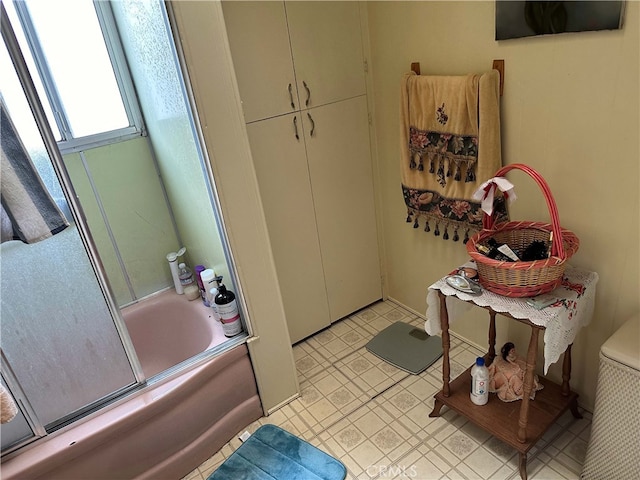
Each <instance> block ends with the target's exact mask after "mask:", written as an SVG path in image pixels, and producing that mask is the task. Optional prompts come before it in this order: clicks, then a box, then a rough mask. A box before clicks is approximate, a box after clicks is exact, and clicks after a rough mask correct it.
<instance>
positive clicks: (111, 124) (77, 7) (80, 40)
mask: <svg viewBox="0 0 640 480" xmlns="http://www.w3.org/2000/svg"><path fill="white" fill-rule="evenodd" d="M27 5H28V8H29V12H30V13H31V18H32V20H33V23H34V26H35V29H36V31H37V32H38V37H39V39H40V44H41V45H42V49H43V51H44V54H45V57H46V59H47V63H48V64H49V68H50V69H51V73H52V76H53V78H54V79H55V83H56V87H57V89H58V93H59V94H60V97H61V98H62V103H63V105H64V109H65V112H66V114H67V117H68V119H69V123H70V128H71V131H72V132H73V136H74V138H78V137H83V136H86V135H91V134H96V133H101V132H108V131H111V130H116V129H119V128H125V127H128V126H129V119H128V118H127V114H126V111H125V109H124V105H123V103H122V96H121V95H120V89H119V88H118V84H117V82H116V79H115V75H114V73H113V67H112V66H111V61H110V59H109V54H108V52H107V48H106V45H105V43H104V38H103V37H102V32H101V30H100V25H99V23H98V17H97V15H96V12H95V9H94V7H93V3H92V2H90V1H86V0H84V1H69V0H67V1H64V2H44V1H28V2H27Z"/></svg>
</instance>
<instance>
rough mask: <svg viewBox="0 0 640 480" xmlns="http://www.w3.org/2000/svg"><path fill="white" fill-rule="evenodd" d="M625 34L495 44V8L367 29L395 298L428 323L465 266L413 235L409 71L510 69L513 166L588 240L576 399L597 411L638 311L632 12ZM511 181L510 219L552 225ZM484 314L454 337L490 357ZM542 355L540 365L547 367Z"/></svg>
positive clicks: (407, 6)
mask: <svg viewBox="0 0 640 480" xmlns="http://www.w3.org/2000/svg"><path fill="white" fill-rule="evenodd" d="M627 5H628V8H627V14H626V22H625V25H624V28H623V30H621V31H603V32H585V33H574V34H566V35H554V36H546V37H537V38H526V39H516V40H508V41H501V42H496V41H495V40H494V6H495V2H494V1H493V0H492V1H472V2H431V1H428V2H371V3H370V4H369V10H368V12H369V29H370V41H371V52H372V58H371V65H372V68H373V86H374V90H375V104H374V105H375V127H376V130H377V140H378V141H377V151H378V163H379V174H380V183H379V185H380V190H379V195H380V197H381V205H383V207H382V211H381V216H382V224H383V237H384V242H385V251H386V271H387V293H388V295H389V296H390V297H391V298H393V299H395V300H397V301H399V302H400V303H402V304H404V305H406V306H408V307H409V308H411V309H413V310H415V311H417V312H418V313H421V314H424V312H425V310H426V302H425V296H426V290H427V287H428V285H430V284H431V283H432V282H433V281H435V280H437V279H438V278H440V277H441V276H442V275H444V274H446V273H447V272H448V271H450V270H451V268H452V267H454V266H455V265H457V264H460V263H463V262H464V261H466V259H467V255H466V250H465V248H464V246H463V245H462V243H461V242H460V243H454V242H452V241H451V240H449V241H443V240H442V239H441V237H434V236H433V235H432V234H427V233H424V232H423V231H422V229H416V230H414V229H413V228H411V225H410V224H409V225H408V224H406V223H405V218H406V210H405V207H404V202H403V199H402V193H401V189H400V165H399V161H398V152H399V142H398V130H399V129H398V121H399V115H398V113H399V103H398V99H399V91H400V78H401V75H402V74H403V73H404V72H406V71H408V70H409V67H410V64H411V62H420V63H421V67H422V73H423V74H436V75H437V74H453V75H456V74H464V73H468V72H472V71H483V70H487V69H489V68H490V67H491V63H492V60H493V59H498V58H500V59H504V60H505V69H506V75H505V77H506V78H505V88H504V96H503V98H502V111H501V122H502V153H503V161H504V163H526V164H529V165H531V166H532V167H534V168H535V169H536V170H538V171H539V172H540V173H541V174H542V175H543V176H544V178H545V179H546V181H547V182H548V184H549V186H550V188H551V190H552V192H553V194H554V197H555V199H556V202H557V204H558V208H559V211H560V218H561V223H562V226H563V227H565V228H568V229H570V230H573V231H574V232H575V233H576V234H577V235H578V236H579V238H580V240H581V248H580V251H579V252H578V253H577V254H576V255H575V256H574V257H573V258H572V260H571V264H573V265H575V266H578V267H583V268H587V269H590V270H593V271H596V272H597V273H598V274H599V276H600V281H599V284H598V292H597V300H596V302H597V303H596V311H595V314H594V317H593V320H592V322H591V324H590V325H589V326H588V327H586V328H585V329H583V330H582V331H581V332H580V334H579V335H578V337H577V338H576V340H575V344H574V349H573V357H572V358H573V375H572V386H573V387H574V389H575V390H577V392H578V393H579V394H580V402H581V404H582V405H583V406H585V407H587V408H591V407H593V403H594V399H595V387H596V379H597V371H598V351H599V348H600V346H601V344H602V343H603V342H604V341H605V340H606V339H607V338H608V337H609V335H611V334H612V333H613V332H614V331H615V329H616V328H617V327H619V326H620V325H621V323H622V322H623V321H624V320H625V318H628V317H629V316H630V315H631V314H632V313H633V312H636V311H638V310H639V309H640V307H639V300H638V296H639V295H638V292H639V291H640V286H639V281H638V267H639V259H638V246H639V235H638V233H639V208H638V205H639V198H638V187H639V180H640V179H639V163H640V155H639V122H638V113H639V100H638V92H639V87H638V61H639V58H640V55H639V45H640V42H639V38H638V31H639V28H638V27H639V19H638V13H639V6H640V4H639V3H638V2H635V1H631V2H627ZM510 178H512V180H513V181H514V182H515V183H516V187H517V193H518V197H519V199H518V201H517V202H516V203H515V204H514V206H513V208H512V210H511V212H512V218H514V219H523V220H548V214H547V211H546V205H545V203H544V200H543V197H542V194H541V193H540V191H539V190H538V188H537V187H536V185H535V184H534V182H533V181H532V180H531V179H529V178H528V177H527V176H526V175H525V174H524V173H519V172H515V173H514V174H513V175H510ZM485 315H486V312H484V311H482V310H480V309H474V311H472V313H470V314H469V315H468V316H467V317H465V318H464V319H462V320H461V321H460V322H458V323H455V324H454V325H453V330H454V332H455V333H457V334H459V335H461V336H463V337H465V338H467V339H469V340H471V341H472V342H474V343H476V344H478V345H486V335H487V332H486V326H487V320H486V317H485ZM511 323H515V322H508V321H507V320H506V319H501V320H500V321H499V323H498V328H499V337H498V343H499V345H501V342H503V341H505V340H506V339H507V338H508V339H510V340H515V342H516V345H517V347H519V349H520V350H521V351H524V350H525V349H526V348H527V345H528V330H527V329H525V328H518V327H522V326H520V325H515V326H512V325H511ZM541 358H542V357H541V356H539V363H538V364H539V365H540V361H541ZM559 367H560V365H559V364H556V365H553V366H552V368H551V369H550V375H551V377H552V378H555V379H556V380H558V379H559V371H560V369H559Z"/></svg>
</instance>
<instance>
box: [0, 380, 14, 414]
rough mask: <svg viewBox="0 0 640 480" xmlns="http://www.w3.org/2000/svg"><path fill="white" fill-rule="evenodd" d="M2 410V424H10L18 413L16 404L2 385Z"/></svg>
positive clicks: (0, 402)
mask: <svg viewBox="0 0 640 480" xmlns="http://www.w3.org/2000/svg"><path fill="white" fill-rule="evenodd" d="M0 410H1V412H0V423H7V422H10V421H11V420H13V417H15V416H16V414H17V413H18V407H17V406H16V402H14V401H13V397H12V396H11V394H10V393H9V392H8V391H7V389H6V388H4V386H3V385H0Z"/></svg>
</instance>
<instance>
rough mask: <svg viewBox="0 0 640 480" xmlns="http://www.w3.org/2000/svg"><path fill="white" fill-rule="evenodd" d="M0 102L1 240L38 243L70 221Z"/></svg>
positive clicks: (65, 226) (60, 229)
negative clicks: (52, 194)
mask: <svg viewBox="0 0 640 480" xmlns="http://www.w3.org/2000/svg"><path fill="white" fill-rule="evenodd" d="M0 105H1V109H0V110H1V114H2V115H1V116H2V119H1V121H2V123H1V124H0V145H1V148H0V157H1V160H2V164H1V171H0V197H1V200H2V210H1V211H0V214H1V215H2V219H1V220H2V223H1V225H2V232H1V233H2V241H3V242H4V241H6V240H22V241H23V242H24V243H35V242H38V241H40V240H44V239H45V238H49V237H51V236H52V235H55V234H56V233H58V232H60V231H62V230H64V229H65V228H67V227H68V226H69V222H68V221H67V219H66V218H65V216H64V214H63V213H62V212H61V211H60V209H59V208H58V206H57V205H56V203H55V202H54V200H53V199H52V198H51V195H49V192H48V191H47V188H46V187H45V185H44V184H43V183H42V179H41V178H40V175H38V172H37V170H36V168H35V166H34V165H33V162H32V161H31V158H30V157H29V154H28V153H27V151H26V149H25V147H24V145H23V144H22V141H21V140H20V137H19V136H18V132H17V131H16V129H15V127H14V125H13V122H12V121H11V117H9V113H8V111H7V109H6V106H5V104H4V102H0Z"/></svg>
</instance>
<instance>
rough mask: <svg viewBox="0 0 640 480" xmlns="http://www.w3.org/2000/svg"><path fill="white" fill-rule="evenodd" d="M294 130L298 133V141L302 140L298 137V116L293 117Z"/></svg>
mask: <svg viewBox="0 0 640 480" xmlns="http://www.w3.org/2000/svg"><path fill="white" fill-rule="evenodd" d="M293 130H294V131H295V132H296V140H300V136H299V135H298V116H297V115H294V116H293Z"/></svg>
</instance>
